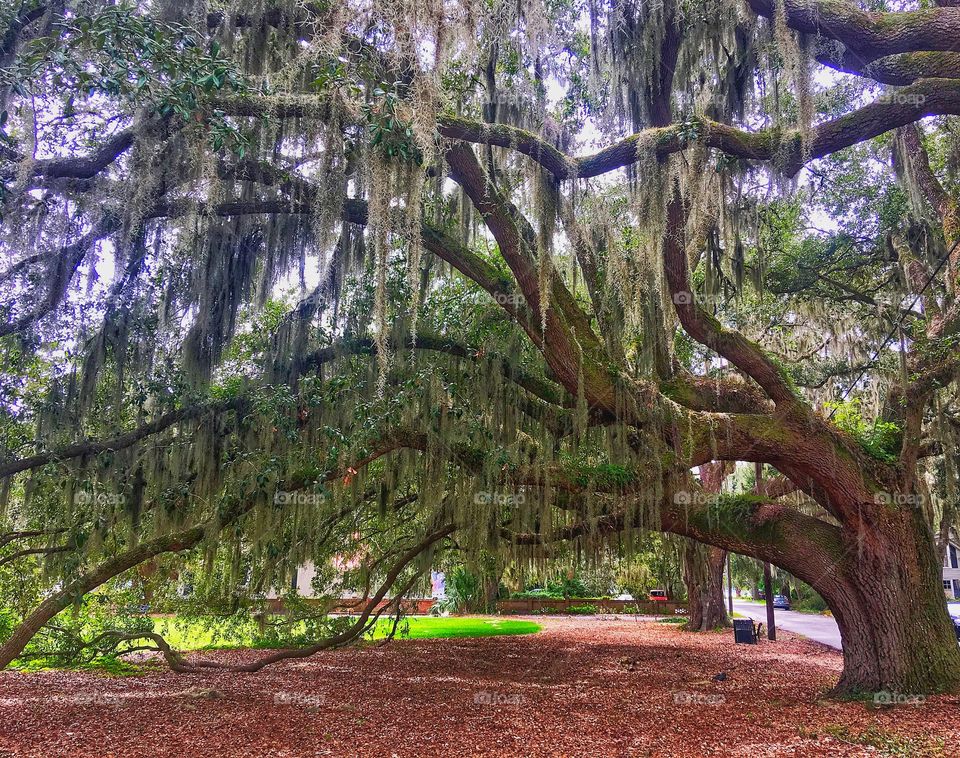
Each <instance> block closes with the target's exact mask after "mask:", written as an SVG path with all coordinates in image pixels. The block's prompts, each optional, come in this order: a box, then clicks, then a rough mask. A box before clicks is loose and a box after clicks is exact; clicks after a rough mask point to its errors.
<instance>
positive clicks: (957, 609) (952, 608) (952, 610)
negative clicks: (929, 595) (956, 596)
mask: <svg viewBox="0 0 960 758" xmlns="http://www.w3.org/2000/svg"><path fill="white" fill-rule="evenodd" d="M947 613H949V614H950V618H952V619H953V630H954V631H955V632H956V633H957V639H958V640H960V603H947Z"/></svg>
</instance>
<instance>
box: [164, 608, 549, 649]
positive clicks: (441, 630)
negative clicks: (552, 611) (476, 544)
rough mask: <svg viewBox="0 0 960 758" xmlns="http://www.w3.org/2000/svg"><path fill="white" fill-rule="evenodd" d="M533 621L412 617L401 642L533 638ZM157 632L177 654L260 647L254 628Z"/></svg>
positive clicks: (384, 623)
mask: <svg viewBox="0 0 960 758" xmlns="http://www.w3.org/2000/svg"><path fill="white" fill-rule="evenodd" d="M392 625H393V624H392V622H391V621H390V620H388V619H382V620H380V621H379V622H378V623H377V627H376V629H375V630H374V632H373V635H372V636H371V637H372V639H382V638H383V637H386V636H387V634H389V632H390V629H391V628H392ZM540 628H541V627H540V625H539V624H537V623H534V622H533V621H515V620H510V619H499V618H492V617H486V618H484V617H475V616H449V617H442V618H438V617H434V616H410V617H408V618H406V619H404V621H402V622H401V624H400V627H399V628H398V630H397V639H418V640H424V639H449V638H453V637H494V636H498V635H507V634H533V633H534V632H539V631H540ZM154 629H155V631H156V632H157V633H159V634H161V635H163V637H164V638H165V639H166V640H167V642H169V643H170V645H171V647H173V648H174V649H176V650H184V651H186V650H213V649H233V648H243V647H256V645H255V642H254V632H255V629H253V627H252V626H251V627H248V628H237V627H234V628H230V629H219V630H218V629H217V628H216V627H215V626H214V625H213V621H212V620H210V621H206V622H195V623H188V624H185V623H184V622H182V621H181V622H178V621H177V620H176V619H174V618H169V617H162V618H156V619H154Z"/></svg>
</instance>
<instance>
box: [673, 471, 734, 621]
mask: <svg viewBox="0 0 960 758" xmlns="http://www.w3.org/2000/svg"><path fill="white" fill-rule="evenodd" d="M733 469H734V466H733V465H732V464H730V463H728V462H726V461H714V462H711V463H707V464H704V465H703V466H701V467H700V482H701V484H702V486H703V489H704V491H705V492H709V493H711V494H713V495H718V494H720V491H721V490H722V489H723V480H724V479H725V478H726V477H727V475H728V474H729V473H731V472H732V471H733ZM726 559H727V553H726V551H725V550H722V549H720V548H717V547H708V546H707V545H703V544H700V543H698V542H695V541H693V540H690V539H687V540H684V547H683V581H684V583H685V584H686V585H687V605H688V614H689V615H688V620H687V629H688V630H690V631H694V632H706V631H709V630H711V629H716V628H717V627H723V626H730V619H729V617H728V616H727V609H726V606H725V604H724V602H723V564H724V563H725V562H726Z"/></svg>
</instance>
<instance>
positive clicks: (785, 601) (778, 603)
mask: <svg viewBox="0 0 960 758" xmlns="http://www.w3.org/2000/svg"><path fill="white" fill-rule="evenodd" d="M773 607H774V608H780V609H781V610H784V611H789V610H790V598H788V597H787V596H786V595H774V596H773Z"/></svg>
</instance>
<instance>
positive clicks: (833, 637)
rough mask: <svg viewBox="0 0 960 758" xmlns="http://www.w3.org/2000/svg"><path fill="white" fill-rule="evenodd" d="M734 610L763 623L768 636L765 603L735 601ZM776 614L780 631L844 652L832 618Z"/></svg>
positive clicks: (838, 631) (785, 612)
mask: <svg viewBox="0 0 960 758" xmlns="http://www.w3.org/2000/svg"><path fill="white" fill-rule="evenodd" d="M733 610H734V611H736V612H737V613H741V614H743V615H744V616H749V617H750V618H752V619H753V620H754V621H762V622H763V625H764V634H766V624H767V607H766V605H764V604H763V603H753V602H749V601H746V600H734V601H733ZM774 613H775V614H776V616H775V618H776V620H777V628H778V629H786V630H787V631H789V632H796V633H797V634H802V635H803V636H804V637H809V638H810V639H812V640H815V641H817V642H822V643H823V644H824V645H829V646H830V647H835V648H836V649H837V650H842V649H843V648H842V647H841V645H840V629H839V627H838V626H837V622H836V621H834V619H833V617H832V616H815V615H813V614H812V613H799V612H798V611H781V610H779V609H778V610H776V611H774Z"/></svg>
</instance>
